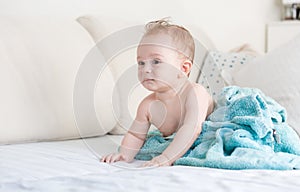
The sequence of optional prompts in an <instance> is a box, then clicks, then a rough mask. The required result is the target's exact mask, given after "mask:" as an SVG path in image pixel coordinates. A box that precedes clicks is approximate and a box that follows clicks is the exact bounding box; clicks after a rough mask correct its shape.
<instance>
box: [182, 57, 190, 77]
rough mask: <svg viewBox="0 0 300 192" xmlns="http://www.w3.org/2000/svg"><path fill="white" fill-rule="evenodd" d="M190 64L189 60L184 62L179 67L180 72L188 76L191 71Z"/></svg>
mask: <svg viewBox="0 0 300 192" xmlns="http://www.w3.org/2000/svg"><path fill="white" fill-rule="evenodd" d="M192 65H193V64H192V62H191V61H190V60H188V59H187V60H184V61H183V63H182V65H181V70H182V71H183V72H184V73H185V74H186V75H187V76H188V75H189V74H190V72H191V69H192Z"/></svg>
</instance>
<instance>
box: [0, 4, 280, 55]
mask: <svg viewBox="0 0 300 192" xmlns="http://www.w3.org/2000/svg"><path fill="white" fill-rule="evenodd" d="M280 10H281V9H280V0H150V1H144V0H127V1H126V0H26V1H23V0H0V14H33V15H39V14H50V15H54V16H55V15H61V14H63V15H70V16H72V17H74V18H75V17H77V16H79V15H81V14H103V15H113V16H116V17H121V18H123V19H129V20H130V19H134V20H138V21H139V22H141V23H145V22H147V21H149V20H153V19H158V18H162V17H166V16H171V17H172V20H173V21H174V22H176V23H179V24H182V25H184V24H193V25H197V26H199V27H201V28H202V29H203V30H204V31H205V32H206V33H207V34H208V35H209V36H210V37H211V39H212V41H213V42H214V43H215V45H216V47H217V48H218V49H219V50H222V51H227V50H230V49H232V48H234V47H236V46H239V45H241V44H243V43H249V44H251V45H252V47H253V48H254V49H256V50H258V51H259V52H264V51H265V26H266V24H267V23H268V22H270V21H277V20H280V15H281V13H280Z"/></svg>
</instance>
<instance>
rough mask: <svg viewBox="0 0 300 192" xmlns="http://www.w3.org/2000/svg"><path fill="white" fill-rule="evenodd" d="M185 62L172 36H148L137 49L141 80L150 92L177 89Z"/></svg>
mask: <svg viewBox="0 0 300 192" xmlns="http://www.w3.org/2000/svg"><path fill="white" fill-rule="evenodd" d="M183 61H184V60H183V58H182V57H181V55H180V54H179V53H178V51H176V49H175V48H174V45H173V41H172V39H171V37H170V36H168V35H165V34H158V35H151V36H146V37H144V38H143V39H142V41H141V43H140V45H139V46H138V49H137V62H138V77H139V80H140V82H141V83H142V85H143V86H144V87H145V88H146V89H148V90H150V91H158V92H160V91H166V90H168V89H170V88H176V86H177V85H178V83H179V78H178V77H179V75H181V76H182V74H183V72H182V71H181V65H182V63H183Z"/></svg>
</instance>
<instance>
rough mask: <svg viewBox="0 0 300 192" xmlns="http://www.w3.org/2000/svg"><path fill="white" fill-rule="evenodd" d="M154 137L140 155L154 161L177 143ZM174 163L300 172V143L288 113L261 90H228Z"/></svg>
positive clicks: (169, 139)
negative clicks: (291, 125)
mask: <svg viewBox="0 0 300 192" xmlns="http://www.w3.org/2000/svg"><path fill="white" fill-rule="evenodd" d="M173 136H174V135H172V136H171V137H169V138H164V137H163V136H162V135H161V134H160V133H159V132H152V133H149V134H148V137H147V140H146V142H145V144H144V146H143V147H142V149H141V150H140V152H139V153H138V154H137V155H136V159H139V160H151V159H152V158H153V157H155V156H157V155H159V154H161V153H162V152H163V151H164V150H165V149H166V148H167V147H168V145H169V144H170V143H171V142H172V138H173ZM174 165H187V166H199V167H212V168H222V169H275V170H291V169H300V139H299V136H298V135H297V133H296V132H295V131H294V130H293V129H292V128H291V127H290V126H289V125H288V123H287V112H286V110H285V109H284V108H283V107H282V106H281V105H280V104H278V103H277V102H276V101H275V100H273V99H272V98H270V97H267V96H266V95H264V93H262V91H260V90H259V89H254V88H241V87H237V86H229V87H225V88H224V89H223V90H222V92H221V93H220V94H219V95H218V97H217V99H216V107H215V109H214V112H213V113H212V114H211V115H210V116H209V117H208V118H207V120H206V121H205V122H204V123H203V125H202V132H201V134H200V136H199V137H198V138H197V139H196V141H195V142H194V144H193V145H192V146H191V148H190V149H189V150H188V151H187V152H186V154H185V155H184V156H183V157H182V158H180V159H178V160H177V161H175V163H174Z"/></svg>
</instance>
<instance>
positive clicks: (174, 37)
mask: <svg viewBox="0 0 300 192" xmlns="http://www.w3.org/2000/svg"><path fill="white" fill-rule="evenodd" d="M145 29H146V32H145V34H144V35H143V37H142V39H141V41H140V43H139V46H138V48H137V62H138V78H139V81H140V82H141V84H142V85H143V86H144V87H145V88H146V89H148V90H150V91H152V92H153V93H151V94H150V95H148V96H147V97H146V98H144V99H143V100H142V102H141V103H140V104H139V106H138V109H137V115H136V118H135V120H134V121H133V123H132V125H131V127H130V128H129V130H128V132H127V134H126V135H125V136H124V138H123V140H122V143H121V146H120V148H119V152H118V153H113V154H110V155H107V156H104V157H103V158H102V159H101V161H102V162H106V163H112V162H116V161H126V162H131V161H133V159H134V157H135V156H136V154H137V153H138V152H139V150H140V148H141V147H142V146H143V144H144V142H145V140H146V136H147V133H148V130H149V127H150V125H151V124H153V125H154V126H155V127H157V128H158V130H159V131H160V132H161V133H162V135H163V136H165V137H167V136H170V135H172V134H173V133H176V134H175V136H174V139H173V141H172V142H171V143H170V145H169V146H168V147H167V148H166V149H165V150H164V151H163V153H162V154H161V155H159V156H156V157H154V158H153V159H152V160H151V161H147V162H146V163H145V164H144V166H169V165H172V164H173V163H174V162H175V161H176V160H177V159H179V158H180V157H181V156H183V155H184V154H185V153H186V152H187V150H188V149H189V148H190V147H191V145H192V144H193V143H194V141H195V140H196V138H197V137H198V136H199V134H200V133H201V130H202V123H203V122H204V121H205V119H206V117H207V116H208V115H209V114H210V113H211V112H212V111H213V108H214V104H213V99H212V97H211V96H210V95H209V94H208V92H207V91H206V89H205V88H204V87H203V86H201V85H200V84H197V83H193V82H190V81H189V80H188V76H189V73H190V70H191V67H192V64H193V59H194V51H195V44H194V39H193V37H192V36H191V34H190V33H189V31H187V30H186V29H185V28H183V27H181V26H178V25H173V24H170V23H169V22H168V21H166V20H158V21H153V22H150V23H148V24H147V25H146V27H145Z"/></svg>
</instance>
